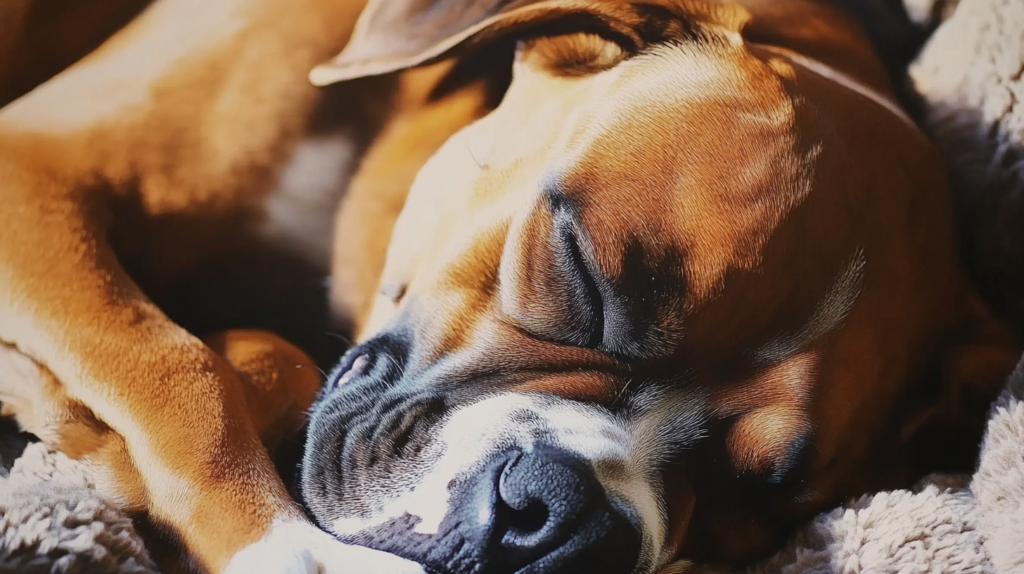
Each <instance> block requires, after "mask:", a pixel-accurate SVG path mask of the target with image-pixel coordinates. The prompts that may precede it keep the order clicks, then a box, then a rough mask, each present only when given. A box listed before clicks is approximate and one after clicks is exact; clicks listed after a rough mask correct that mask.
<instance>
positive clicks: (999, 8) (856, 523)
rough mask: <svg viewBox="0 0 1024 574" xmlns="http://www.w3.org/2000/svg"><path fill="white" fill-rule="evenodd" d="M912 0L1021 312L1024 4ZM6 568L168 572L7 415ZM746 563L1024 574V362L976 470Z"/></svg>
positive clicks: (927, 102) (967, 179)
mask: <svg viewBox="0 0 1024 574" xmlns="http://www.w3.org/2000/svg"><path fill="white" fill-rule="evenodd" d="M862 1H863V3H864V4H870V3H871V2H872V0H857V2H862ZM887 1H888V0H878V2H876V3H875V4H874V6H876V7H881V10H879V9H874V10H869V11H868V13H869V14H870V15H871V17H876V18H877V17H879V14H882V15H883V16H882V17H884V10H887V9H888V8H887V7H888V6H890V5H889V4H886V2H887ZM903 8H905V14H903V15H901V16H900V17H899V18H896V20H894V21H898V22H903V23H906V22H908V21H909V22H913V23H915V24H916V25H917V28H916V29H915V30H908V31H907V33H909V34H918V35H920V34H921V33H922V31H925V30H931V29H933V28H937V29H936V31H935V32H934V34H932V36H931V38H930V39H929V40H928V42H927V43H926V44H925V46H924V48H923V50H922V51H921V52H920V53H919V54H918V55H917V57H916V59H915V60H914V61H913V63H912V64H911V66H910V68H909V72H908V74H907V75H906V78H907V82H908V84H909V86H910V91H911V92H912V94H913V95H914V96H915V97H916V99H917V101H919V102H920V103H921V109H922V114H921V121H922V124H923V125H924V127H925V129H926V130H928V131H929V133H931V135H932V136H933V138H934V139H935V140H936V142H937V143H938V145H939V147H940V148H941V149H942V151H943V152H944V153H945V155H946V157H947V159H948V160H949V163H950V166H951V170H952V175H953V182H954V188H955V191H956V193H957V198H958V201H959V202H960V205H961V207H962V209H963V210H965V212H966V213H967V214H968V223H972V221H973V226H972V227H971V228H970V229H968V234H971V233H973V234H974V235H973V236H970V237H968V238H967V239H968V242H969V246H976V248H977V249H976V250H977V253H976V255H978V261H980V265H981V266H982V267H981V268H980V269H978V270H976V271H977V272H978V273H979V274H980V275H982V276H983V277H989V278H992V279H993V280H994V281H995V284H997V285H1000V286H1004V287H1003V288H1004V291H1003V292H1000V291H998V289H997V290H994V291H990V292H989V293H988V295H989V296H990V297H991V298H994V299H996V301H997V306H1000V307H1002V310H1003V311H1004V312H1007V313H1009V314H1011V315H1014V314H1015V311H1021V310H1024V304H1020V305H1018V304H1017V302H1018V301H1017V299H1014V297H1019V298H1020V300H1021V301H1024V295H1020V294H1024V289H1017V288H1016V287H1017V284H1016V283H1017V282H1018V279H1020V283H1021V285H1022V286H1024V266H1022V265H1020V263H1021V262H1022V261H1024V259H1022V258H1021V257H1016V255H1018V254H1024V225H1021V224H1019V223H1016V222H1024V152H1022V150H1024V0H960V1H958V0H904V6H903ZM907 16H909V20H908V18H907ZM892 22H893V21H889V22H884V21H881V20H879V21H876V22H875V23H874V31H875V32H876V38H877V37H882V40H885V39H886V38H888V39H890V40H892V39H893V38H894V35H893V30H894V29H897V28H894V27H893V23H892ZM896 40H897V41H898V40H899V38H898V37H896ZM897 43H898V42H897ZM884 44H885V43H884V41H883V42H882V45H883V46H884ZM1018 212H1019V213H1020V216H1018V217H1011V216H1012V215H1015V214H1017V213H1018ZM1008 214H1009V215H1008ZM972 218H973V219H972ZM1017 239H1019V240H1017ZM1020 314H1022V315H1024V312H1021V313H1020ZM6 572H18V573H22V574H35V573H54V574H57V573H62V574H75V573H118V574H129V573H131V574H137V573H138V574H142V573H155V572H157V569H156V566H155V565H154V563H153V561H152V560H151V558H150V556H149V554H148V553H147V550H146V548H145V545H144V544H143V542H142V539H141V538H140V536H139V534H138V533H137V531H136V530H135V528H134V526H133V524H132V521H131V520H130V519H129V518H128V517H126V516H125V515H124V513H122V512H121V511H120V510H119V509H118V508H117V506H116V505H115V504H113V503H112V502H110V501H108V500H105V499H103V498H102V497H101V496H100V495H99V494H97V491H96V490H95V489H94V484H93V482H92V478H91V477H90V476H89V474H88V471H87V470H86V467H84V466H83V465H81V464H79V463H77V462H76V461H74V460H71V459H70V458H68V457H67V456H64V455H63V454H61V453H59V452H54V451H52V450H49V449H47V448H46V447H45V446H43V445H42V444H39V443H34V444H28V445H27V446H26V445H25V444H24V443H23V442H20V443H19V439H18V438H17V437H16V435H15V433H14V432H13V431H12V430H10V429H9V428H7V429H5V428H4V427H3V426H0V573H6ZM747 572H748V573H749V574H774V573H797V572H801V573H812V574H818V573H820V574H825V573H844V574H845V573H851V574H853V573H859V572H864V573H867V572H900V573H908V574H909V573H918V572H920V573H924V572H936V573H938V572H970V573H978V574H982V573H1014V572H1021V573H1024V360H1022V361H1021V364H1020V365H1018V367H1017V370H1016V371H1015V372H1014V373H1013V375H1012V376H1011V377H1010V379H1009V381H1008V383H1007V386H1006V389H1005V390H1004V392H1003V393H1002V395H1001V396H1000V397H999V398H998V400H997V401H996V402H995V403H994V404H993V405H992V409H991V412H990V417H989V422H988V427H987V432H986V434H985V437H984V439H983V444H982V450H981V456H980V459H979V463H978V468H977V471H976V472H975V473H974V474H973V475H972V476H941V475H934V476H929V477H927V478H925V479H924V480H922V481H921V482H920V483H919V484H918V485H917V486H916V487H915V488H913V489H911V490H896V491H891V492H879V493H875V494H871V495H866V496H863V497H861V498H860V499H857V500H853V501H850V502H849V503H848V504H846V505H844V506H842V507H840V508H837V509H835V510H833V511H831V512H828V513H825V514H822V515H820V516H818V517H817V518H815V519H814V520H812V521H811V522H810V523H809V524H807V525H806V526H805V527H804V528H803V529H802V530H801V531H800V532H798V533H797V534H796V535H795V536H794V538H793V539H792V540H791V541H790V543H789V545H788V546H787V547H786V548H785V549H783V550H782V551H781V552H780V553H779V554H777V555H776V556H774V557H772V558H769V559H767V560H765V561H764V562H762V563H760V564H757V565H754V566H752V567H751V568H749V569H748V571H747Z"/></svg>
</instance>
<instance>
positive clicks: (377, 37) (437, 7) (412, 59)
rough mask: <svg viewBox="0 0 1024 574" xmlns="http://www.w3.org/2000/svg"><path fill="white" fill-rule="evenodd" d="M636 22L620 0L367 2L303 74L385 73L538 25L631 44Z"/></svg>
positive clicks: (330, 78)
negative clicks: (340, 44)
mask: <svg viewBox="0 0 1024 574" xmlns="http://www.w3.org/2000/svg"><path fill="white" fill-rule="evenodd" d="M640 19H641V15H640V14H639V13H638V12H637V11H636V10H635V9H634V7H633V6H631V5H630V4H629V3H628V2H614V1H611V0H370V3H369V5H368V6H367V7H366V9H365V10H364V11H363V13H362V15H361V16H360V17H359V21H358V22H357V23H356V27H355V31H354V32H353V34H352V39H351V40H350V41H349V43H348V45H347V46H346V47H345V49H344V50H343V51H342V52H341V54H339V55H338V56H337V57H336V58H334V60H332V61H331V62H329V63H326V64H321V65H320V66H317V67H316V68H314V69H313V71H312V72H310V75H309V78H310V81H311V82H313V84H315V85H318V86H322V85H326V84H330V83H333V82H339V81H342V80H350V79H353V78H358V77H363V76H375V75H379V74H386V73H389V72H394V71H397V70H401V69H404V68H410V67H413V66H418V65H421V64H425V63H429V62H431V61H435V60H438V59H440V58H441V57H443V56H446V55H448V53H449V52H451V51H452V50H454V49H456V48H469V47H472V46H474V45H479V44H482V43H485V42H488V41H492V40H494V39H495V38H497V37H499V36H502V37H504V36H507V35H509V34H512V33H515V32H517V31H523V30H525V29H527V28H535V27H538V26H545V25H548V26H553V27H555V28H564V29H565V30H566V31H594V32H598V33H601V34H604V35H608V36H613V37H616V39H617V40H618V41H622V42H624V43H626V44H629V43H633V44H639V42H640V39H639V38H638V37H637V36H636V32H635V29H636V27H637V26H636V25H637V24H638V22H639V21H640Z"/></svg>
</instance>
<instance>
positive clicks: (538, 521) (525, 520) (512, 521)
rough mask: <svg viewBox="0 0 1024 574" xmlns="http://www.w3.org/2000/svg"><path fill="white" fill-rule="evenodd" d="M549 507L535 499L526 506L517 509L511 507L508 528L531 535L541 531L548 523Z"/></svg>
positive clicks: (511, 530)
mask: <svg viewBox="0 0 1024 574" xmlns="http://www.w3.org/2000/svg"><path fill="white" fill-rule="evenodd" d="M548 516H549V513H548V507H547V505H545V504H544V503H543V502H541V501H539V500H534V501H532V502H530V503H529V504H527V505H526V508H523V509H521V510H517V509H515V508H511V507H510V508H509V512H508V528H509V531H510V532H515V533H517V534H521V535H529V534H533V533H535V532H539V531H540V530H541V529H542V528H544V525H545V524H547V523H548Z"/></svg>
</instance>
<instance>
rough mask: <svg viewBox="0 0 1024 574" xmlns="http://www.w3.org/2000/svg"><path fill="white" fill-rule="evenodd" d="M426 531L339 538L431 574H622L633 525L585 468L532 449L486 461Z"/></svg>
mask: <svg viewBox="0 0 1024 574" xmlns="http://www.w3.org/2000/svg"><path fill="white" fill-rule="evenodd" d="M449 493H450V498H449V500H448V512H447V514H446V515H445V517H444V519H443V520H442V521H441V523H440V525H439V527H438V528H437V530H436V531H435V532H430V533H426V532H422V533H421V532H417V531H416V524H417V523H418V522H419V520H420V519H419V518H418V517H413V516H410V515H408V514H407V515H405V517H403V518H400V519H395V520H393V521H390V522H388V523H386V524H384V525H381V526H378V527H374V528H371V529H368V530H364V531H362V532H361V533H359V534H357V535H355V536H351V537H347V538H345V541H346V542H350V543H353V544H360V545H363V546H369V547H371V548H376V549H378V550H384V551H386V552H391V553H392V554H397V555H399V556H402V557H404V558H408V559H410V560H413V561H416V562H419V563H420V564H423V565H424V566H426V569H427V570H428V571H429V572H435V573H440V574H576V573H580V574H593V573H601V574H628V573H629V572H632V571H633V570H634V569H635V568H636V566H637V563H638V561H639V557H640V540H641V539H640V534H639V529H638V528H637V527H634V525H633V524H632V522H630V520H628V519H627V518H626V516H625V515H624V514H623V513H622V512H620V511H619V510H617V509H616V507H615V505H614V504H612V503H611V502H610V500H609V498H608V496H607V495H606V493H605V491H604V488H603V487H602V486H601V483H600V482H599V481H598V479H597V477H596V476H595V474H594V470H593V468H592V467H591V465H590V464H589V463H587V462H586V461H584V460H582V459H580V458H579V457H577V456H575V455H573V454H570V453H568V452H566V451H564V450H561V449H557V448H551V447H534V448H533V449H528V450H525V451H523V450H513V451H509V452H505V453H501V454H499V455H496V456H493V457H491V458H489V459H488V460H487V461H484V463H483V464H481V465H480V466H479V467H478V470H477V471H476V472H474V473H472V474H470V475H469V476H464V477H462V478H460V479H457V480H455V481H453V482H452V483H450V484H449Z"/></svg>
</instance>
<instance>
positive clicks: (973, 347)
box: [902, 297, 1021, 470]
mask: <svg viewBox="0 0 1024 574" xmlns="http://www.w3.org/2000/svg"><path fill="white" fill-rule="evenodd" d="M1020 354H1021V341H1020V339H1019V338H1018V337H1017V336H1016V335H1015V334H1014V333H1013V332H1012V331H1011V330H1010V329H1009V328H1008V327H1007V326H1006V325H1004V324H1003V323H1002V322H1001V321H999V320H998V319H997V318H996V317H995V316H994V315H993V314H992V313H991V312H990V311H989V309H988V308H987V306H986V305H985V304H984V303H982V302H981V301H980V300H979V299H977V298H976V297H972V299H971V301H970V308H969V311H968V317H967V320H966V321H965V322H964V324H963V325H962V327H961V329H960V331H959V334H958V336H957V338H956V339H955V340H953V341H951V342H950V345H949V346H948V347H947V348H946V349H945V352H944V353H943V355H942V358H941V363H940V365H939V368H938V373H937V375H938V377H939V384H938V385H936V391H937V393H936V395H935V396H934V397H933V398H932V400H931V401H930V402H929V403H927V404H926V405H925V406H924V407H923V408H921V409H920V410H918V411H917V412H916V413H915V414H914V415H913V416H911V417H909V418H908V419H907V421H906V423H905V424H904V426H903V429H902V433H903V438H904V440H905V441H906V443H907V444H908V445H909V448H908V450H909V452H910V453H911V455H912V459H913V460H911V464H912V465H913V466H914V467H917V468H918V469H921V470H934V469H936V468H969V467H970V466H971V465H973V464H974V461H975V457H976V456H977V447H978V442H977V441H978V439H979V437H980V436H981V433H982V431H983V429H984V428H985V424H986V422H987V420H986V419H987V414H988V412H989V405H990V404H991V402H992V401H993V400H994V399H995V397H996V395H998V394H999V392H1000V390H1002V388H1003V387H1004V386H1005V385H1006V381H1007V378H1008V377H1009V375H1010V373H1011V372H1012V371H1013V368H1014V366H1015V365H1016V364H1017V361H1018V360H1019V358H1020Z"/></svg>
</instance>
